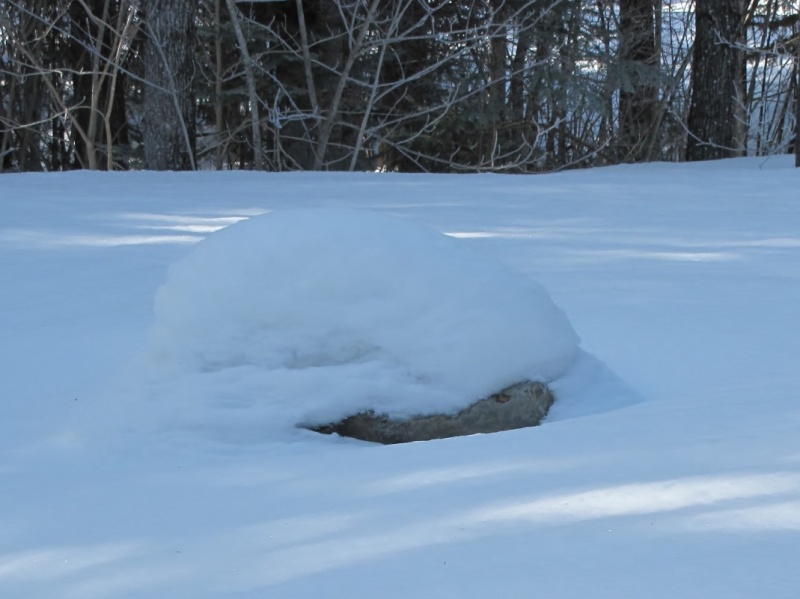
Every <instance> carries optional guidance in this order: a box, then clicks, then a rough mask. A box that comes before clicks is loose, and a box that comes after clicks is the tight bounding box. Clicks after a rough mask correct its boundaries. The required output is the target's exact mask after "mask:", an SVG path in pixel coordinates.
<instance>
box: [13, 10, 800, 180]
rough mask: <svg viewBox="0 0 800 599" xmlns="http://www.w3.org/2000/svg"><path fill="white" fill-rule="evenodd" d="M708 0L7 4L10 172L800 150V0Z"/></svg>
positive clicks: (543, 166) (375, 166)
mask: <svg viewBox="0 0 800 599" xmlns="http://www.w3.org/2000/svg"><path fill="white" fill-rule="evenodd" d="M696 4H697V6H696V7H695V6H694V3H690V2H679V1H677V0H675V1H674V2H673V1H670V0H666V1H663V2H661V1H655V0H614V1H612V0H465V1H463V0H462V1H447V0H388V1H387V0H383V1H381V0H277V1H276V0H273V1H263V0H262V1H260V2H256V1H251V2H242V1H236V0H181V2H172V1H168V0H0V172H3V171H6V172H8V171H42V170H67V169H78V168H88V169H131V168H157V169H165V168H173V169H186V168H216V169H263V170H272V171H282V170H300V169H314V170H401V171H416V172H420V171H421V172H478V171H496V172H514V173H524V172H541V171H552V170H558V169H563V168H570V167H581V166H592V165H600V164H613V163H619V162H640V161H650V160H682V159H685V158H687V157H688V158H689V159H706V158H715V157H724V156H735V155H745V154H749V155H769V154H776V153H787V152H791V151H795V146H796V145H797V144H796V138H797V130H798V125H797V123H798V120H800V112H798V111H800V102H798V100H797V98H798V95H800V94H799V93H798V91H799V90H800V69H799V68H798V67H799V66H800V42H798V39H799V38H800V20H799V19H798V15H799V14H800V6H799V5H800V2H799V1H798V0H697V2H696ZM695 17H697V18H695ZM797 156H798V160H800V150H797Z"/></svg>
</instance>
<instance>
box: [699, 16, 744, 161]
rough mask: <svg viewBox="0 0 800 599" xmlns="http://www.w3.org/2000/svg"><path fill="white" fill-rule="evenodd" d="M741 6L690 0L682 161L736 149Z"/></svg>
mask: <svg viewBox="0 0 800 599" xmlns="http://www.w3.org/2000/svg"><path fill="white" fill-rule="evenodd" d="M744 8H745V7H744V2H743V0H696V12H695V15H696V16H695V30H696V36H695V43H694V57H693V64H692V100H691V104H690V107H689V117H688V120H687V128H688V130H689V140H688V144H687V148H686V159H687V160H690V161H694V160H713V159H717V158H729V157H732V156H735V155H736V154H737V153H738V150H739V147H740V145H741V141H742V140H741V139H737V132H738V131H739V126H738V124H737V117H740V109H739V105H740V102H741V91H742V90H741V73H742V69H743V51H742V45H743V39H742V37H743V19H744V14H745V11H744Z"/></svg>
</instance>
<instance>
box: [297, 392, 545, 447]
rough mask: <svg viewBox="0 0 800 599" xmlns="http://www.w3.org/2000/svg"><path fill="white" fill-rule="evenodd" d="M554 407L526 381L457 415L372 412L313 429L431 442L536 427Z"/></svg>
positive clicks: (376, 438) (386, 441) (377, 440)
mask: <svg viewBox="0 0 800 599" xmlns="http://www.w3.org/2000/svg"><path fill="white" fill-rule="evenodd" d="M552 404H553V394H552V393H551V392H550V389H549V388H548V387H547V386H546V385H544V384H542V383H536V382H533V381H523V382H521V383H517V384H516V385H512V386H511V387H508V388H506V389H503V390H502V391H500V392H499V393H495V394H494V395H491V396H489V397H487V398H485V399H481V400H480V401H477V402H475V403H474V404H472V405H471V406H469V407H468V408H465V409H463V410H461V411H460V412H458V413H457V414H454V415H447V414H433V415H429V416H417V417H412V418H408V419H404V420H397V419H392V418H389V417H388V416H386V415H385V414H376V413H375V412H373V411H371V410H370V411H369V412H361V413H359V414H354V415H353V416H348V417H347V418H345V419H344V420H341V421H339V422H335V423H331V424H326V425H323V426H318V427H311V430H313V431H316V432H318V433H324V434H332V433H337V434H339V435H341V436H343V437H353V438H355V439H361V440H363V441H372V442H375V443H384V444H390V443H408V442H410V441H428V440H430V439H444V438H446V437H458V436H461V435H474V434H476V433H496V432H498V431H506V430H511V429H515V428H524V427H528V426H536V425H538V424H539V423H540V422H541V421H542V419H543V418H544V417H545V416H546V415H547V411H548V410H549V409H550V406H551V405H552Z"/></svg>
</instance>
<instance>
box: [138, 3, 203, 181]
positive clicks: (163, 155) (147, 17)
mask: <svg viewBox="0 0 800 599" xmlns="http://www.w3.org/2000/svg"><path fill="white" fill-rule="evenodd" d="M143 6H144V14H143V19H142V20H143V25H144V27H143V28H144V31H145V36H146V41H145V44H144V77H145V90H144V125H143V127H142V132H143V134H144V140H143V142H144V152H145V162H146V164H147V168H149V169H152V170H189V169H194V168H195V139H196V123H195V113H196V104H195V88H194V80H195V76H194V75H195V66H194V50H195V27H194V25H195V17H196V13H197V7H196V0H180V1H178V2H174V1H172V0H144V2H143Z"/></svg>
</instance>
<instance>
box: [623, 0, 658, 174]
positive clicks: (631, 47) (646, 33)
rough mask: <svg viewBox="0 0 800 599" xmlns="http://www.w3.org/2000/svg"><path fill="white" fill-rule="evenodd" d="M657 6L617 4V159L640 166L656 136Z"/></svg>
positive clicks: (635, 0) (646, 0)
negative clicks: (618, 61)
mask: <svg viewBox="0 0 800 599" xmlns="http://www.w3.org/2000/svg"><path fill="white" fill-rule="evenodd" d="M660 8H661V3H660V2H657V1H655V0H619V59H620V65H619V70H618V72H619V73H620V75H621V79H622V89H621V90H620V93H619V139H618V143H617V147H618V151H619V154H618V159H619V160H620V161H622V162H641V161H645V160H650V159H651V158H652V148H653V140H654V136H655V135H656V134H657V132H658V125H657V116H658V99H659V95H658V92H659V83H660V79H661V77H660V71H659V60H660V48H661V39H660V38H661V36H660V30H661V28H660V27H657V24H660V22H661V10H660Z"/></svg>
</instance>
